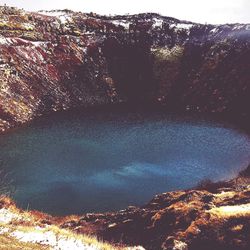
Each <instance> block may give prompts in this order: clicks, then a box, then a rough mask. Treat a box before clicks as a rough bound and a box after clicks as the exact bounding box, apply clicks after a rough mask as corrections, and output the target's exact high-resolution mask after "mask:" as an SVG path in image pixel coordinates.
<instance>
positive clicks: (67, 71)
mask: <svg viewBox="0 0 250 250" xmlns="http://www.w3.org/2000/svg"><path fill="white" fill-rule="evenodd" d="M0 18H1V21H0V48H1V54H0V77H1V89H0V97H1V98H0V130H2V131H3V130H6V129H7V128H9V127H13V126H17V125H18V124H21V123H25V122H27V121H29V120H31V119H33V118H34V117H36V116H38V115H41V114H43V113H46V112H51V111H56V110H63V109H69V108H72V107H79V106H83V107H87V106H96V105H103V104H110V103H120V102H127V103H132V104H133V105H134V104H135V103H141V102H143V103H145V102H146V103H152V102H156V103H159V104H163V105H165V106H166V107H167V108H168V109H172V110H181V111H192V112H202V113H205V112H206V113H225V114H230V116H232V117H234V118H235V117H236V118H239V117H247V116H249V110H248V108H247V107H248V106H249V95H250V90H249V80H250V75H249V74H250V73H249V70H248V69H249V66H250V65H249V62H250V60H249V58H250V45H249V36H250V32H249V29H248V28H249V27H248V25H239V24H237V25H221V26H213V25H200V24H194V23H190V22H181V21H179V20H177V19H173V18H168V17H162V16H159V15H156V14H140V15H133V16H114V17H106V16H99V15H95V14H83V13H79V12H71V11H67V10H65V11H57V12H55V11H54V12H53V11H52V12H40V13H34V12H25V11H23V10H18V9H15V8H9V7H1V8H0Z"/></svg>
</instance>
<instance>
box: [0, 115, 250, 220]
mask: <svg viewBox="0 0 250 250" xmlns="http://www.w3.org/2000/svg"><path fill="white" fill-rule="evenodd" d="M0 149H1V151H0V160H1V161H2V167H3V168H4V169H5V170H6V171H9V172H11V178H12V179H13V185H14V186H15V188H16V191H15V193H14V195H13V196H14V199H15V200H16V202H17V204H18V205H19V206H21V207H23V208H30V209H38V210H40V211H44V212H48V213H51V214H58V215H64V214H72V213H75V214H81V213H85V212H103V211H111V210H117V209H122V208H125V207H126V206H128V205H143V204H145V203H146V202H148V201H149V200H150V199H151V198H152V197H153V195H155V194H157V193H161V192H166V191H170V190H175V189H186V188H190V187H193V186H194V185H196V184H197V183H198V182H199V181H201V180H203V179H205V178H209V179H211V180H214V181H217V180H223V179H227V178H231V177H233V176H235V175H236V174H237V173H238V171H239V170H240V169H241V168H242V167H245V166H247V165H248V163H249V162H250V139H249V137H248V136H247V135H244V134H242V133H239V132H237V131H236V130H233V129H230V128H225V127H223V126H221V125H218V124H214V123H209V122H195V121H190V120H183V119H182V120H180V119H176V118H173V117H172V118H171V117H168V116H157V117H151V116H148V117H147V116H145V117H143V118H142V117H141V116H138V115H133V114H132V115H131V114H130V115H122V116H120V115H116V114H113V115H105V114H103V115H92V116H89V115H79V116H75V117H70V118H62V117H59V118H53V119H47V120H46V119H45V121H43V122H40V123H38V122H37V123H33V124H30V125H29V126H27V127H24V128H21V129H18V130H15V131H12V132H11V133H9V134H5V135H1V136H0Z"/></svg>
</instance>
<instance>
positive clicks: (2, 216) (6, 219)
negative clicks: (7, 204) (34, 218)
mask: <svg viewBox="0 0 250 250" xmlns="http://www.w3.org/2000/svg"><path fill="white" fill-rule="evenodd" d="M20 218H21V217H20V216H18V215H17V214H15V213H12V212H11V211H10V210H8V209H6V208H2V209H0V223H1V224H8V223H10V222H11V221H13V220H17V219H20Z"/></svg>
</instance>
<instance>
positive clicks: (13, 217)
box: [0, 197, 132, 250]
mask: <svg viewBox="0 0 250 250" xmlns="http://www.w3.org/2000/svg"><path fill="white" fill-rule="evenodd" d="M0 203H1V204H2V208H1V209H0V250H1V249H4V250H16V249H20V250H22V249H25V250H29V249H32V250H33V249H34V250H43V249H53V248H55V247H56V248H58V249H87V247H90V248H91V249H92V250H94V249H96V250H121V249H129V248H125V247H122V246H121V247H119V246H113V245H112V244H109V243H105V242H102V241H100V240H98V239H97V238H96V237H94V236H89V235H82V234H77V233H75V232H73V231H70V230H68V229H62V228H60V227H58V226H56V225H44V224H42V223H41V220H43V219H44V218H45V217H46V215H45V214H42V213H39V212H29V211H22V210H20V209H18V208H17V207H16V206H15V204H14V203H13V202H12V201H11V200H10V199H9V198H7V197H0ZM64 246H65V247H64ZM66 246H67V247H66ZM131 249H132V248H131Z"/></svg>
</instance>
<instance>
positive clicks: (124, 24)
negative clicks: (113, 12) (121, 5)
mask: <svg viewBox="0 0 250 250" xmlns="http://www.w3.org/2000/svg"><path fill="white" fill-rule="evenodd" d="M110 22H111V23H113V24H114V25H117V26H118V25H120V26H123V27H124V28H125V29H126V30H128V29H129V25H130V22H128V21H126V20H113V21H110Z"/></svg>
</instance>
